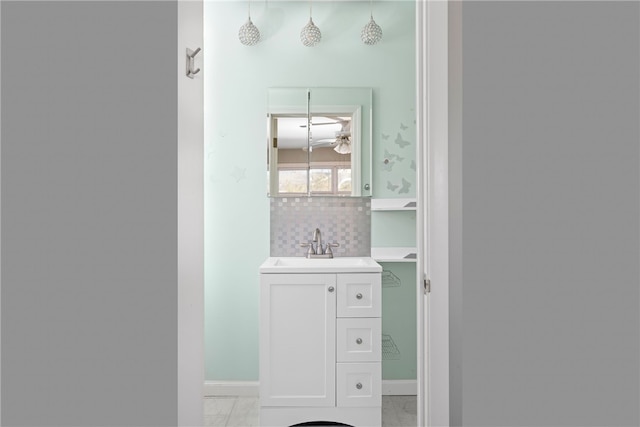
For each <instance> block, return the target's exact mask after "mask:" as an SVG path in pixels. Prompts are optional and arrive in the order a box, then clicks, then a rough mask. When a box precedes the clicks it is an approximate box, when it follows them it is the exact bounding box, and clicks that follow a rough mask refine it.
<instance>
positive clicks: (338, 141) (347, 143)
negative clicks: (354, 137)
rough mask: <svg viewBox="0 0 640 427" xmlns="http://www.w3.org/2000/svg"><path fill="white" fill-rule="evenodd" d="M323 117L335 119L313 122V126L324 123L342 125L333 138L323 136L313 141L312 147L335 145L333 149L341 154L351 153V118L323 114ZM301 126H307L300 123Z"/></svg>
mask: <svg viewBox="0 0 640 427" xmlns="http://www.w3.org/2000/svg"><path fill="white" fill-rule="evenodd" d="M323 118H326V119H329V120H333V121H331V122H318V123H314V122H313V121H312V122H311V126H322V125H337V124H339V125H340V130H337V131H335V136H334V137H333V138H323V139H318V140H315V141H314V140H313V139H312V141H311V146H312V147H333V150H334V151H335V152H337V153H339V154H350V153H351V118H350V117H348V118H345V117H327V116H323ZM312 120H313V119H312ZM300 127H305V128H306V127H307V126H306V125H300Z"/></svg>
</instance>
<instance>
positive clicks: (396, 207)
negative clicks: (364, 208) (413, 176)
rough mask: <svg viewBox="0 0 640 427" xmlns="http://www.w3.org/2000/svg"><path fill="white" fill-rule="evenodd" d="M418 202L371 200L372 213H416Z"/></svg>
mask: <svg viewBox="0 0 640 427" xmlns="http://www.w3.org/2000/svg"><path fill="white" fill-rule="evenodd" d="M416 205H417V200H416V199H415V198H413V199H371V210H372V211H415V210H416Z"/></svg>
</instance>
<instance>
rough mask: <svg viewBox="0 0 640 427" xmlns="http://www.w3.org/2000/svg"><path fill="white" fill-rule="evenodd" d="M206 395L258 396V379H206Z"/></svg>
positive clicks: (204, 389)
mask: <svg viewBox="0 0 640 427" xmlns="http://www.w3.org/2000/svg"><path fill="white" fill-rule="evenodd" d="M203 391H204V395H205V396H258V395H259V394H260V383H259V382H258V381H205V382H204V388H203Z"/></svg>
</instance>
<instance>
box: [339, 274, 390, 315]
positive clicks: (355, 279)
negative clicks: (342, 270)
mask: <svg viewBox="0 0 640 427" xmlns="http://www.w3.org/2000/svg"><path fill="white" fill-rule="evenodd" d="M337 283H338V295H337V297H338V301H337V304H338V307H337V309H338V317H380V315H381V312H382V301H381V299H382V291H381V276H380V274H379V273H371V274H368V273H363V274H338V278H337Z"/></svg>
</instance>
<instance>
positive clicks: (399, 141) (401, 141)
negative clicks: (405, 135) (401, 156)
mask: <svg viewBox="0 0 640 427" xmlns="http://www.w3.org/2000/svg"><path fill="white" fill-rule="evenodd" d="M395 143H396V144H398V145H399V146H400V148H404V147H406V146H407V145H409V141H405V140H404V139H402V135H400V132H398V136H396V141H395Z"/></svg>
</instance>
